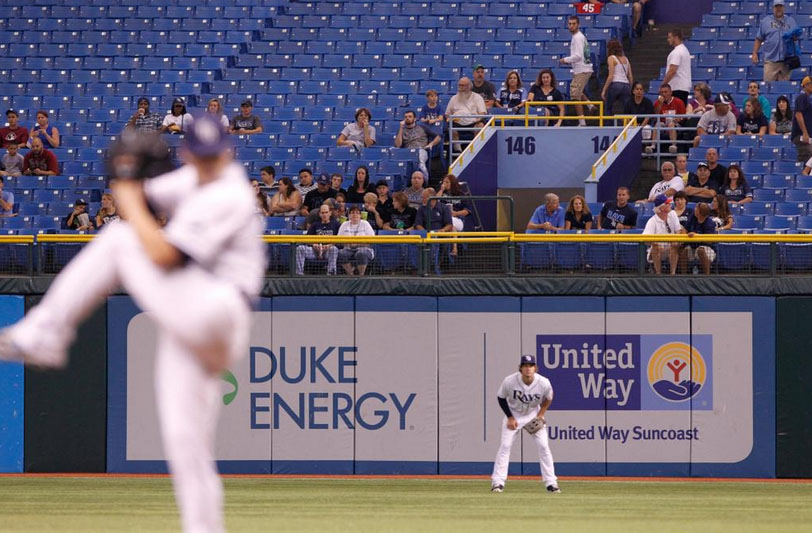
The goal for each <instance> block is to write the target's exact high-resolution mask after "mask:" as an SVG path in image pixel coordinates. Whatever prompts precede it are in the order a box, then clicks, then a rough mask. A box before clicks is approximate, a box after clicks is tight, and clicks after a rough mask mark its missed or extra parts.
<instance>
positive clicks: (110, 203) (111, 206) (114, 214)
mask: <svg viewBox="0 0 812 533" xmlns="http://www.w3.org/2000/svg"><path fill="white" fill-rule="evenodd" d="M120 218H121V217H119V216H118V210H116V201H115V200H114V199H113V195H112V194H110V193H109V192H106V193H104V194H102V197H101V208H100V209H99V211H98V212H97V213H96V228H97V229H101V228H102V226H104V225H105V224H110V223H111V222H115V221H117V220H119V219H120Z"/></svg>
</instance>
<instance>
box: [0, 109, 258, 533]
mask: <svg viewBox="0 0 812 533" xmlns="http://www.w3.org/2000/svg"><path fill="white" fill-rule="evenodd" d="M230 148H231V147H230V141H229V139H228V136H227V135H226V134H225V133H224V132H223V129H222V127H221V126H220V124H219V123H218V122H215V121H214V120H213V119H210V118H209V117H203V118H200V119H199V120H196V121H195V122H194V124H193V125H191V126H189V131H187V133H186V139H185V144H184V147H183V151H182V157H183V160H184V162H185V164H184V165H183V166H182V167H181V168H179V169H177V170H172V171H169V172H167V167H168V168H169V169H170V170H171V159H170V157H169V152H168V149H167V147H166V145H165V144H164V143H163V141H161V140H160V138H159V137H158V136H156V135H154V134H145V133H138V132H126V133H125V134H123V135H122V138H121V139H120V140H119V141H118V142H117V143H116V144H115V145H113V146H112V147H111V150H110V154H109V164H110V174H111V178H112V179H113V181H112V183H111V186H112V189H113V194H114V196H115V198H116V204H117V206H118V208H119V210H120V212H121V214H122V218H123V220H122V221H120V222H117V223H115V224H107V225H105V227H104V229H102V231H101V232H100V233H99V234H98V236H97V237H96V238H95V239H94V240H93V241H92V242H91V243H89V244H88V245H87V246H86V247H85V248H84V250H82V252H81V253H80V254H79V255H77V256H76V258H74V260H73V261H71V263H70V264H69V265H68V266H67V267H66V268H65V269H64V270H63V271H62V273H61V274H60V275H59V276H58V277H57V278H56V279H55V280H54V283H53V284H52V285H51V287H50V289H49V290H48V292H47V294H46V295H45V297H44V298H43V300H42V303H41V304H40V305H38V306H37V307H36V308H34V309H33V310H32V311H31V312H30V313H29V314H27V315H26V316H25V318H24V319H23V320H22V321H20V322H19V323H17V324H15V325H14V326H12V327H10V328H9V329H7V330H5V331H3V332H2V333H0V358H4V359H16V360H22V361H24V362H25V363H26V364H30V365H35V366H41V367H50V368H59V367H63V366H64V365H65V364H66V363H67V349H68V347H69V346H70V344H71V342H72V340H73V338H74V336H75V334H76V328H77V326H78V324H79V323H80V322H81V321H82V320H83V319H84V318H85V317H87V316H88V314H89V313H90V312H91V311H92V310H93V308H94V307H95V306H96V305H97V304H99V303H100V302H101V301H103V299H104V298H105V297H106V296H107V295H108V294H109V293H110V292H111V291H113V290H115V289H116V288H117V287H119V286H123V287H124V288H125V289H126V290H127V292H128V293H129V294H130V295H131V296H132V297H133V299H134V300H135V302H136V303H137V304H138V305H139V306H140V307H141V309H143V310H144V311H146V312H148V313H150V314H151V315H152V316H153V318H154V320H155V322H156V323H157V324H158V327H159V339H158V349H157V361H156V367H155V370H156V375H155V392H156V395H157V405H158V412H159V417H160V425H161V432H162V437H163V444H164V450H165V453H166V456H167V458H168V461H169V470H170V472H171V473H172V476H173V477H172V480H173V485H174V489H175V497H176V501H177V504H178V507H179V509H180V514H181V523H182V525H183V529H184V531H186V532H220V531H224V522H223V489H222V484H221V481H220V479H219V477H218V475H217V470H216V465H215V463H214V437H215V426H216V418H217V412H218V405H219V402H218V399H219V392H220V391H219V389H220V384H219V381H220V380H219V375H220V373H221V372H222V371H223V370H224V369H225V368H226V367H227V366H228V365H229V364H231V363H232V362H233V361H234V360H235V359H237V358H238V357H239V356H241V355H243V354H244V353H246V352H247V346H248V335H249V327H250V319H251V305H250V302H251V300H252V299H253V298H254V297H255V296H256V294H257V293H258V291H259V289H260V287H261V280H262V276H263V273H264V266H265V264H264V254H263V245H262V242H261V241H260V239H259V238H258V236H259V235H260V233H261V228H260V221H259V218H258V217H257V216H256V215H255V214H254V213H255V203H256V200H255V197H254V194H253V192H252V191H251V187H250V186H249V184H248V178H247V176H246V174H245V171H244V169H243V167H242V166H241V165H240V164H238V163H236V162H234V161H233V156H232V152H231V149H230ZM153 176H154V177H153ZM150 177H152V179H149V180H145V181H142V178H150ZM150 208H153V209H154V210H155V211H157V212H158V213H162V214H165V215H166V216H167V217H168V219H169V222H168V223H167V225H166V227H165V228H163V229H161V228H160V226H159V225H158V223H157V222H156V219H155V217H154V216H153V214H152V213H151V211H150ZM77 287H81V289H82V293H83V294H84V295H86V296H87V297H86V298H83V299H79V300H77V299H76V297H75V295H76V288H77ZM66 309H70V310H71V312H70V313H66V312H65V310H66Z"/></svg>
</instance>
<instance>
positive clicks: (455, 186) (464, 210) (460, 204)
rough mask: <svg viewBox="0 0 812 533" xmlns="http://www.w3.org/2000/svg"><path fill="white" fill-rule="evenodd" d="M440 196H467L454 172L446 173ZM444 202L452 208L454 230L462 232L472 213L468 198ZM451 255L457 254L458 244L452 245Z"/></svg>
mask: <svg viewBox="0 0 812 533" xmlns="http://www.w3.org/2000/svg"><path fill="white" fill-rule="evenodd" d="M437 195H438V196H458V197H459V196H465V192H464V191H463V190H462V185H460V181H459V179H457V176H455V175H454V174H446V176H445V177H444V178H443V181H442V183H441V184H440V191H439V192H438V193H437ZM443 203H445V204H447V205H448V206H449V207H450V208H451V225H452V226H453V227H454V231H456V232H460V231H463V230H464V229H465V219H466V217H468V216H470V215H471V209H470V207H469V206H468V202H467V201H466V200H461V199H457V200H444V201H443ZM451 255H457V244H456V243H454V244H452V245H451Z"/></svg>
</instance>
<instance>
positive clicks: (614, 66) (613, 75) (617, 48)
mask: <svg viewBox="0 0 812 533" xmlns="http://www.w3.org/2000/svg"><path fill="white" fill-rule="evenodd" d="M606 53H607V54H608V56H609V57H608V58H607V59H606V62H607V64H608V68H609V72H608V74H607V75H606V83H605V84H604V85H603V91H602V92H601V98H602V99H603V101H604V102H605V105H606V108H605V109H604V113H605V114H607V115H614V107H615V102H616V101H618V100H619V101H620V109H621V110H622V109H623V108H624V107H626V102H628V101H629V98H631V97H632V83H634V76H633V75H632V65H631V63H629V59H628V58H627V57H626V55H625V54H624V53H623V45H622V44H620V41H618V40H617V39H610V40H609V42H608V43H606Z"/></svg>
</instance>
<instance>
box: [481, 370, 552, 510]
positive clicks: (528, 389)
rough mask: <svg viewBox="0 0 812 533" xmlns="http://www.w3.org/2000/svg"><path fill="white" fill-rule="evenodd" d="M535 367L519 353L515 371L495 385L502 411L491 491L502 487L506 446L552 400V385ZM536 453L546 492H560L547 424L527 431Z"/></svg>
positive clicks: (509, 447)
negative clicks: (532, 431)
mask: <svg viewBox="0 0 812 533" xmlns="http://www.w3.org/2000/svg"><path fill="white" fill-rule="evenodd" d="M536 370H537V368H536V359H535V357H533V356H532V355H522V356H521V357H520V358H519V371H518V372H514V373H512V374H510V375H509V376H507V377H506V378H505V379H504V380H503V381H502V385H501V386H500V387H499V392H498V393H497V394H496V399H497V401H498V402H499V408H500V409H501V410H502V412H503V413H505V418H504V419H503V420H502V437H501V439H500V442H499V450H498V451H497V452H496V460H495V461H494V463H493V474H491V492H502V491H503V490H505V481H506V480H507V474H508V465H509V464H510V449H511V448H512V447H513V441H514V439H515V438H516V436H517V435H518V434H519V431H521V429H522V428H523V427H524V426H525V425H526V424H527V423H528V422H531V421H532V420H533V419H534V418H538V419H540V420H541V421H542V422H543V421H544V415H545V413H547V409H549V408H550V404H552V403H553V386H552V384H550V380H549V379H547V378H545V377H544V376H542V375H541V374H539V373H538V372H537V371H536ZM531 437H532V439H533V441H534V442H535V443H536V448H537V450H538V455H539V465H540V466H541V479H542V481H543V482H544V484H545V485H546V487H547V492H550V493H553V494H555V493H560V492H561V489H559V488H558V478H556V476H555V466H554V464H553V454H552V453H551V452H550V443H549V441H548V436H547V427H546V426H544V427H542V428H541V429H540V430H538V431H536V432H535V433H532V434H531Z"/></svg>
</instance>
